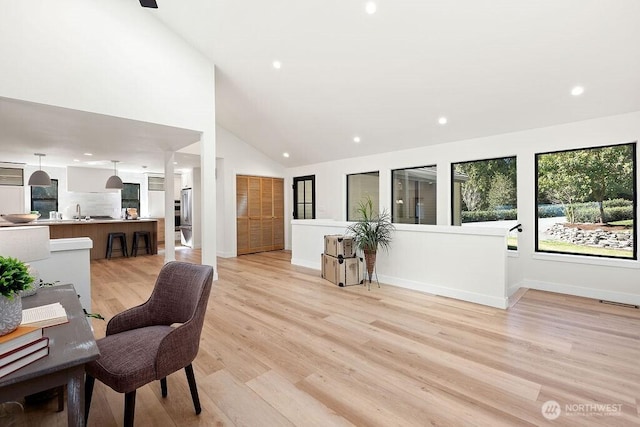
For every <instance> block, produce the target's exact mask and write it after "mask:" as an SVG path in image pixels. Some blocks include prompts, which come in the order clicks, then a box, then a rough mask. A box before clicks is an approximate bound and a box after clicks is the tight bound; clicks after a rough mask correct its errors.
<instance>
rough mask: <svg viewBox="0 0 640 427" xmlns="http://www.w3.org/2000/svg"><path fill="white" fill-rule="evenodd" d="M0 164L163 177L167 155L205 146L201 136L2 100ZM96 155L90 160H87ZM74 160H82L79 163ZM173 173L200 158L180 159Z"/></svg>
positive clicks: (186, 156)
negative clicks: (198, 144)
mask: <svg viewBox="0 0 640 427" xmlns="http://www.w3.org/2000/svg"><path fill="white" fill-rule="evenodd" d="M0 129H1V132H0V152H1V153H2V156H1V157H0V161H5V162H13V163H26V164H31V165H33V164H38V161H39V159H38V157H37V156H35V155H34V153H43V154H45V155H46V157H43V158H42V166H43V168H44V169H45V170H46V168H47V166H49V167H51V166H58V167H64V166H69V165H73V166H80V167H94V168H102V169H110V168H112V167H113V163H112V162H111V161H112V160H118V161H119V163H118V170H119V171H128V172H155V173H162V172H164V163H165V160H164V156H165V154H164V152H165V151H169V152H173V151H177V150H179V149H181V148H183V147H185V146H188V145H190V144H194V143H196V142H198V141H199V140H200V133H199V132H195V131H191V130H186V129H179V128H173V127H170V126H163V125H157V124H151V123H145V122H140V121H135V120H128V119H123V118H119V117H111V116H105V115H102V114H95V113H89V112H85V111H77V110H70V109H68V108H60V107H55V106H51V105H43V104H36V103H32V102H26V101H20V100H15V99H7V98H2V97H0ZM85 153H91V154H92V155H91V156H87V155H85ZM74 160H77V162H76V161H74ZM174 160H175V162H176V163H177V164H176V165H174V169H175V170H176V171H178V170H179V169H191V168H193V167H194V166H199V164H200V156H197V155H193V154H186V153H179V152H178V153H176V154H175V158H174Z"/></svg>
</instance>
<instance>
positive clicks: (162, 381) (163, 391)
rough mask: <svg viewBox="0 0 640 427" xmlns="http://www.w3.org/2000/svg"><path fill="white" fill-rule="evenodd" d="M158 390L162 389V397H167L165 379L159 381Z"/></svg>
mask: <svg viewBox="0 0 640 427" xmlns="http://www.w3.org/2000/svg"><path fill="white" fill-rule="evenodd" d="M160 388H161V389H162V397H167V377H164V378H162V379H161V380H160Z"/></svg>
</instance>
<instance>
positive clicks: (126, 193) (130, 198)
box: [120, 182, 140, 216]
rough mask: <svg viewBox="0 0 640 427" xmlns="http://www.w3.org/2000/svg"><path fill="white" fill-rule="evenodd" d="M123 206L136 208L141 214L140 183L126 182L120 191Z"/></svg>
mask: <svg viewBox="0 0 640 427" xmlns="http://www.w3.org/2000/svg"><path fill="white" fill-rule="evenodd" d="M120 197H121V201H122V208H123V209H125V208H136V209H137V212H138V216H140V184H131V183H128V182H125V183H124V184H122V191H121V193H120Z"/></svg>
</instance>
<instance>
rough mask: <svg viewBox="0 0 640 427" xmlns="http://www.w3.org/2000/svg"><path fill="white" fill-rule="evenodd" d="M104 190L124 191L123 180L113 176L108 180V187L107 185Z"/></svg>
mask: <svg viewBox="0 0 640 427" xmlns="http://www.w3.org/2000/svg"><path fill="white" fill-rule="evenodd" d="M104 188H111V189H114V190H122V180H121V179H120V177H119V176H118V175H111V176H110V177H109V179H108V180H107V185H105V186H104Z"/></svg>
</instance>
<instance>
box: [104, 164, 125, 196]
mask: <svg viewBox="0 0 640 427" xmlns="http://www.w3.org/2000/svg"><path fill="white" fill-rule="evenodd" d="M111 161H112V162H113V175H111V176H110V177H109V179H107V184H106V185H105V186H104V188H108V189H111V190H122V187H123V185H122V180H121V179H120V177H119V176H118V170H117V169H116V165H117V164H118V160H111Z"/></svg>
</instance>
